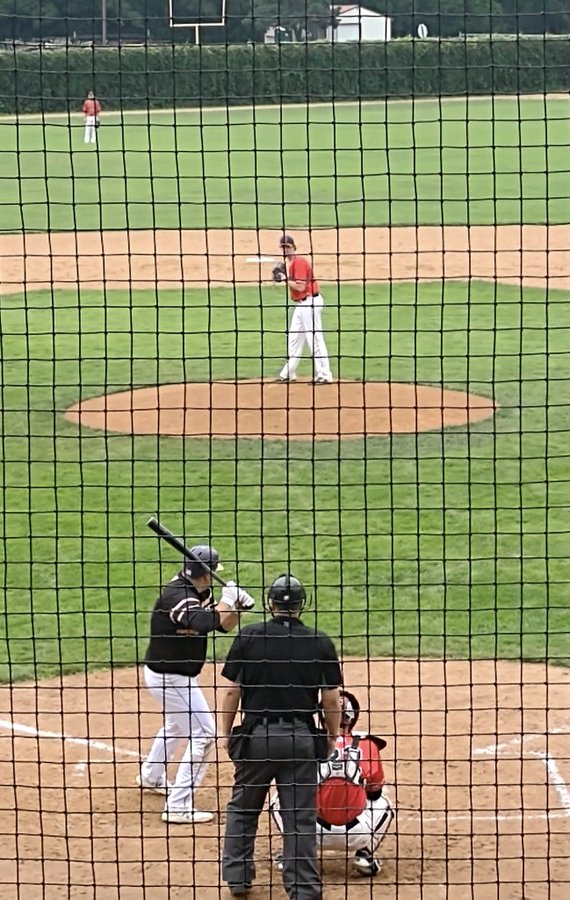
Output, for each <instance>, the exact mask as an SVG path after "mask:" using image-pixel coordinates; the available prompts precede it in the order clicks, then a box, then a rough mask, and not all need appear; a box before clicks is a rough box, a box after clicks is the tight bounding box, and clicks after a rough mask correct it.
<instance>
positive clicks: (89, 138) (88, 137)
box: [83, 116, 97, 144]
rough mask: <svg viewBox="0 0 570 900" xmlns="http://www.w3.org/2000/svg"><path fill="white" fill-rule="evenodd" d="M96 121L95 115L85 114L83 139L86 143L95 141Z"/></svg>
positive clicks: (94, 142)
mask: <svg viewBox="0 0 570 900" xmlns="http://www.w3.org/2000/svg"><path fill="white" fill-rule="evenodd" d="M96 121H97V117H96V116H85V134H84V136H83V140H84V141H85V143H86V144H96V143H97V129H96V128H95V123H96Z"/></svg>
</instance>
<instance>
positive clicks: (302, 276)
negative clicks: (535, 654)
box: [272, 234, 333, 384]
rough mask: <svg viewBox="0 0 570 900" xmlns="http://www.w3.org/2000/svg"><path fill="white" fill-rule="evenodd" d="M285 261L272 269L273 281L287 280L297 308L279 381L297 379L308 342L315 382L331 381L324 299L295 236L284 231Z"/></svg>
mask: <svg viewBox="0 0 570 900" xmlns="http://www.w3.org/2000/svg"><path fill="white" fill-rule="evenodd" d="M279 246H280V247H281V250H282V253H283V256H284V257H285V262H284V263H280V264H279V265H278V266H275V268H274V269H273V273H272V274H273V281H274V282H275V283H276V284H281V283H283V284H287V286H288V288H289V294H290V295H291V300H292V301H293V303H294V305H295V311H294V312H293V317H292V319H291V324H290V326H289V334H288V336H287V355H288V359H287V362H286V363H285V365H284V366H283V368H282V370H281V373H280V375H279V378H278V379H277V380H278V381H282V382H287V381H295V379H296V374H295V373H296V372H297V368H298V366H299V363H300V361H301V357H302V355H303V348H304V345H305V343H306V344H307V346H308V348H309V351H310V352H311V354H312V356H313V361H314V366H315V377H314V383H315V384H330V383H331V382H332V380H333V377H332V373H331V367H330V363H329V353H328V350H327V345H326V343H325V338H324V335H323V324H322V309H323V306H324V300H323V298H322V296H321V293H320V291H319V284H318V282H317V281H315V277H314V275H313V269H312V267H311V264H310V262H309V261H308V259H305V258H304V257H303V256H297V248H296V246H295V241H294V240H293V238H292V237H291V236H290V235H288V234H284V235H283V237H282V238H281V240H280V241H279Z"/></svg>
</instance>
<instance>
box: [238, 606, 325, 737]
mask: <svg viewBox="0 0 570 900" xmlns="http://www.w3.org/2000/svg"><path fill="white" fill-rule="evenodd" d="M222 675H223V676H224V677H225V678H227V679H229V681H233V682H234V683H236V684H239V685H240V686H241V708H242V712H243V713H245V721H246V722H248V721H249V722H253V720H255V719H260V718H263V717H268V718H273V717H279V716H283V717H284V718H286V719H294V718H301V719H305V720H307V721H312V719H313V716H314V714H315V713H316V712H317V704H318V700H319V690H320V689H321V688H325V689H326V688H336V687H340V685H341V683H342V677H341V671H340V664H339V661H338V656H337V653H336V650H335V648H334V644H333V642H332V641H331V639H330V638H329V637H327V635H326V634H323V632H321V631H315V630H314V629H311V628H308V627H307V626H306V625H304V624H303V622H301V621H300V619H297V618H292V617H289V616H278V617H275V618H273V619H269V620H267V621H266V622H256V623H255V624H254V625H247V626H246V627H245V628H244V629H243V630H242V631H241V633H240V634H239V635H238V636H237V637H236V638H235V640H234V642H233V644H232V646H231V648H230V652H229V654H228V657H227V660H226V664H225V666H224V668H223V670H222Z"/></svg>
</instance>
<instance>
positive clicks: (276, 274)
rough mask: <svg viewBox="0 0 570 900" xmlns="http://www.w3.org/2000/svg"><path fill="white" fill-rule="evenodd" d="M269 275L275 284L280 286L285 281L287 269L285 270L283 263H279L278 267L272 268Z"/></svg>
mask: <svg viewBox="0 0 570 900" xmlns="http://www.w3.org/2000/svg"><path fill="white" fill-rule="evenodd" d="M271 274H272V277H273V281H274V282H275V284H281V283H282V282H283V281H287V269H286V268H285V263H279V265H277V266H274V267H273V270H272V273H271Z"/></svg>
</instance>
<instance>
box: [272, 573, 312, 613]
mask: <svg viewBox="0 0 570 900" xmlns="http://www.w3.org/2000/svg"><path fill="white" fill-rule="evenodd" d="M267 599H268V600H269V602H270V603H272V604H273V605H274V606H277V607H279V608H280V609H297V607H302V606H303V604H304V602H305V599H306V594H305V588H304V587H303V585H302V584H301V582H300V581H299V579H298V578H295V577H294V576H293V575H287V574H285V575H279V577H278V578H276V579H275V581H274V582H273V583H272V584H271V586H270V588H269V591H268V592H267Z"/></svg>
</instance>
